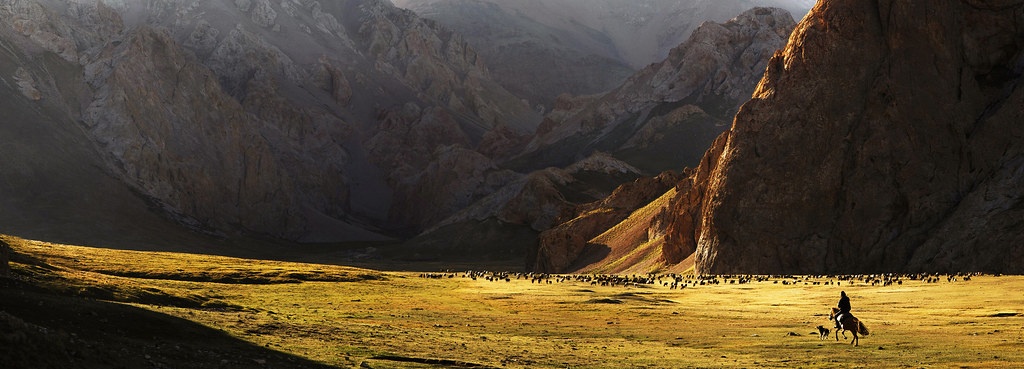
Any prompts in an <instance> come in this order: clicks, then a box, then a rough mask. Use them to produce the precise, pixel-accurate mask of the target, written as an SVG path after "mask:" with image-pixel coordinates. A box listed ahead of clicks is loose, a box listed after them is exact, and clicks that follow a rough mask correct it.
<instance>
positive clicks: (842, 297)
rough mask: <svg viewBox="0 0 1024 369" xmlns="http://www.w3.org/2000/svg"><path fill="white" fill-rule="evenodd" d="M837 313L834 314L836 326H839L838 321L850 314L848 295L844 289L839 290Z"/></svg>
mask: <svg viewBox="0 0 1024 369" xmlns="http://www.w3.org/2000/svg"><path fill="white" fill-rule="evenodd" d="M838 307H839V315H836V328H837V329H838V328H840V327H839V321H840V320H842V319H843V318H844V317H846V315H847V314H850V297H849V296H846V291H842V292H839V306H838ZM855 329H856V328H855Z"/></svg>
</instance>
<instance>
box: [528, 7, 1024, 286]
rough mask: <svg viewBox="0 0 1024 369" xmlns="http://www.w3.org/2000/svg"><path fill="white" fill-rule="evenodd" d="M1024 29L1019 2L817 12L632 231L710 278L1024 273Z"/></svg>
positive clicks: (662, 262) (666, 260)
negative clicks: (727, 124) (657, 207)
mask: <svg viewBox="0 0 1024 369" xmlns="http://www.w3.org/2000/svg"><path fill="white" fill-rule="evenodd" d="M1021 30H1024V2H1022V1H998V2H985V1H968V0H964V1H950V2H941V3H936V2H900V1H887V0H878V1H859V0H837V1H828V2H820V3H819V4H818V5H817V6H815V8H814V9H812V11H811V13H810V14H809V15H808V16H807V17H805V18H804V20H803V21H802V22H801V23H800V24H799V25H798V26H797V27H796V30H795V31H794V34H793V36H792V38H791V39H790V42H789V44H788V45H787V46H786V48H785V50H783V51H781V52H779V53H777V54H775V55H774V56H773V57H772V60H771V62H770V63H769V66H768V69H767V71H766V72H765V74H764V78H763V79H762V80H761V82H760V84H759V85H758V88H757V90H756V91H755V93H754V95H753V98H752V99H751V100H750V101H749V102H747V103H746V104H744V105H743V107H742V108H741V109H740V111H739V113H738V114H737V115H736V117H735V120H734V122H733V126H732V128H731V129H730V130H729V131H728V132H726V133H724V134H723V135H722V136H720V137H719V138H718V139H717V140H716V141H715V143H714V144H713V145H712V146H711V148H710V149H709V150H708V152H707V153H706V155H705V156H704V159H703V160H702V161H701V162H700V164H699V165H698V166H697V168H696V169H695V170H693V171H691V172H690V173H689V176H688V177H687V178H686V179H684V180H682V181H680V182H679V183H678V184H677V185H676V186H675V188H674V189H673V190H672V191H673V192H674V194H672V195H671V199H670V200H669V201H668V202H667V203H666V204H665V205H664V206H662V207H661V209H662V210H661V211H660V213H659V214H657V215H656V216H653V217H651V220H650V221H648V222H638V223H637V224H634V225H632V226H631V227H627V228H633V229H635V228H641V229H644V230H647V232H645V233H648V234H651V235H652V236H658V237H661V239H662V240H661V241H660V242H661V243H660V245H659V247H655V248H650V249H647V250H646V251H645V252H646V255H648V256H649V257H650V258H656V259H657V260H658V263H656V265H658V266H657V267H659V268H671V267H673V266H678V265H681V263H685V262H684V261H685V260H686V258H687V257H688V256H691V259H690V262H692V263H693V264H692V265H694V267H695V270H696V272H698V273H811V274H814V273H875V272H895V271H911V272H913V271H989V272H1003V273H1020V272H1022V271H1024V269H1022V266H1021V264H1020V263H1019V262H1018V261H1019V260H1021V258H1022V257H1024V247H1022V246H1021V245H1024V238H1022V235H1024V228H1022V227H1024V223H1022V222H1021V221H1020V220H1021V219H1024V198H1022V193H1021V191H1020V190H1019V189H1020V188H1021V187H1022V185H1024V151H1022V149H1024V147H1022V144H1021V142H1024V141H1022V140H1021V138H1022V135H1024V126H1022V125H1021V123H1020V122H1022V121H1024V119H1022V118H1024V108H1022V106H1024V90H1022V89H1021V88H1020V84H1019V82H1020V79H1021V73H1022V72H1024V42H1022V40H1024V33H1022V31H1021ZM619 232H626V230H619ZM634 233H635V232H634ZM590 242H592V243H597V242H596V241H594V240H590ZM637 244H638V243H634V244H633V247H636V245H637ZM541 247H542V248H543V247H544V245H542V246H541ZM610 262H611V260H608V259H605V260H604V261H603V263H604V264H605V265H608V263H610Z"/></svg>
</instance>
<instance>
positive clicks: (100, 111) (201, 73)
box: [0, 0, 540, 243]
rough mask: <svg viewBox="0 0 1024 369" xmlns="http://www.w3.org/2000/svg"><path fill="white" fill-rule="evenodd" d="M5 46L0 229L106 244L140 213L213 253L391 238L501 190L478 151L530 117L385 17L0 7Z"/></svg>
mask: <svg viewBox="0 0 1024 369" xmlns="http://www.w3.org/2000/svg"><path fill="white" fill-rule="evenodd" d="M0 44H2V45H4V48H3V49H2V50H0V68H2V70H0V73H2V74H0V78H2V81H3V82H4V83H3V84H0V94H3V97H4V100H3V103H2V104H4V109H5V112H10V114H5V117H4V118H3V119H2V120H0V129H2V130H3V131H4V133H5V135H4V136H3V139H4V140H5V142H8V144H6V145H5V146H4V148H3V150H4V153H5V154H6V155H5V157H6V158H8V159H10V160H6V161H5V162H4V163H3V164H0V169H3V170H4V172H3V175H4V177H5V178H6V179H7V180H6V183H5V184H4V187H2V189H3V190H4V191H5V192H6V193H7V194H9V195H10V196H4V199H2V200H0V201H3V202H4V203H5V205H7V203H9V204H10V205H9V207H7V206H5V209H12V211H10V212H8V211H5V213H4V216H3V219H2V220H4V222H5V223H4V224H0V226H3V227H4V228H5V229H6V228H8V227H19V228H22V229H27V230H33V229H34V230H44V229H47V228H60V227H64V226H67V227H69V228H71V229H79V228H80V229H81V230H83V231H84V232H86V233H87V231H88V230H90V229H92V230H94V232H93V235H95V236H96V238H103V237H105V236H104V235H107V234H108V233H115V234H120V233H119V232H116V230H118V229H122V228H124V227H127V226H128V225H131V224H134V223H138V225H139V226H143V227H145V225H146V224H150V223H152V224H160V223H162V222H161V221H159V220H152V221H149V220H146V219H154V218H153V217H152V216H148V215H144V214H141V213H144V211H141V209H145V208H152V209H156V210H158V211H159V212H160V213H162V214H164V215H165V216H166V217H168V218H170V219H173V220H174V221H175V222H177V223H179V224H182V225H185V226H187V227H188V228H190V229H192V230H198V231H201V232H204V233H208V234H212V235H215V236H218V237H233V236H237V235H246V234H252V233H255V234H259V235H269V236H272V237H275V238H282V239H287V240H296V241H304V242H325V241H353V240H382V239H387V238H389V237H390V236H392V235H395V234H401V233H402V232H403V231H406V230H413V231H415V230H417V229H420V228H422V227H425V226H426V225H428V224H430V223H433V222H436V221H437V220H438V219H439V218H442V217H444V216H447V215H449V214H451V213H454V212H455V211H457V210H458V209H460V208H461V207H463V206H465V205H466V204H468V203H469V202H471V201H472V200H473V199H475V198H479V197H482V196H483V194H486V193H488V192H489V191H491V190H492V189H493V188H496V187H499V186H502V185H504V184H505V183H507V182H509V181H511V180H514V179H515V178H516V175H515V174H514V173H511V172H509V171H506V170H500V169H498V168H496V165H495V164H494V163H493V162H492V161H491V158H489V157H488V156H486V155H483V154H481V153H479V152H477V151H476V148H477V146H478V144H480V143H481V142H484V139H485V137H489V138H488V140H487V144H488V145H489V146H488V147H489V148H491V149H492V150H497V149H498V148H501V147H502V145H503V141H501V140H500V139H499V138H500V137H494V135H488V133H490V132H491V131H493V130H500V131H502V132H510V134H511V133H514V134H518V135H526V134H530V133H531V132H532V131H533V130H534V128H535V126H536V125H537V123H538V122H539V120H540V117H539V116H538V115H537V114H535V113H533V112H532V111H531V110H530V109H529V107H528V106H527V105H526V104H524V103H523V102H522V101H521V100H520V99H519V98H517V97H515V96H513V95H511V94H509V93H508V92H507V91H505V90H504V88H502V87H501V86H499V85H498V84H496V83H494V82H493V81H492V80H491V78H490V75H489V73H488V72H487V70H486V68H484V67H483V65H482V64H481V63H480V61H479V58H478V57H477V55H476V53H475V52H474V51H473V50H472V49H471V48H470V47H469V46H468V45H467V44H466V43H465V42H464V41H462V39H461V38H460V36H458V35H456V34H454V33H452V32H451V31H449V30H447V29H444V28H443V27H441V26H439V25H437V24H436V23H434V22H431V21H424V20H422V19H419V18H418V17H416V16H415V14H413V13H412V12H409V11H404V10H401V9H398V8H395V7H394V6H392V5H390V4H389V3H387V2H386V1H379V0H360V1H356V0H351V1H332V2H325V3H323V4H321V2H317V1H285V2H280V3H271V2H269V1H266V0H255V1H210V2H196V3H187V4H186V3H183V2H177V1H150V2H123V1H100V2H85V3H83V2H77V1H65V0H38V1H36V0H33V1H13V2H12V1H4V2H0ZM29 127H40V128H41V129H38V128H37V129H31V128H29ZM452 168H456V169H461V168H464V169H466V171H465V172H463V171H456V170H451V169H452ZM452 188H458V191H452V190H451V189H452ZM8 191H9V192H8ZM423 208H429V209H430V211H429V212H426V211H419V212H410V211H407V210H408V209H423ZM51 216H53V217H51ZM126 219H127V220H129V221H128V222H127V223H125V222H124V220H126ZM34 220H42V221H39V222H37V221H34ZM154 227H163V225H154ZM152 230H153V231H154V232H153V233H154V234H162V231H161V230H160V229H159V228H156V229H152ZM61 232H63V231H61ZM67 232H68V233H72V234H79V233H82V232H78V231H75V230H68V231H67ZM11 233H19V234H23V235H26V236H31V237H35V238H47V237H45V236H42V235H39V234H37V233H29V234H26V233H22V232H14V231H11ZM42 233H45V232H42ZM58 233H59V232H58ZM127 233H132V232H127ZM114 237H115V238H116V237H120V236H114ZM87 239H91V238H87ZM76 242H79V243H81V242H82V240H78V241H76Z"/></svg>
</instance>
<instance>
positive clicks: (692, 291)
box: [0, 237, 1024, 368]
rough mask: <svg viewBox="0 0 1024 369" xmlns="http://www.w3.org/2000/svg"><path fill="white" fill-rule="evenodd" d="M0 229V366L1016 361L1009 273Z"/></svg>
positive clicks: (1019, 281)
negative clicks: (5, 256) (863, 272)
mask: <svg viewBox="0 0 1024 369" xmlns="http://www.w3.org/2000/svg"><path fill="white" fill-rule="evenodd" d="M3 240H5V241H7V242H8V243H11V244H12V246H13V249H14V251H15V252H16V255H15V256H14V258H13V259H14V262H13V265H12V266H13V269H14V278H13V279H0V283H2V285H3V287H2V288H0V327H2V328H3V329H2V330H0V362H4V363H5V367H11V368H46V367H85V368H92V367H156V368H161V367H174V368H181V367H184V368H243V367H249V368H262V367H268V368H269V367H274V368H299V367H313V368H315V367H326V366H330V367H340V368H355V367H362V368H444V367H495V368H497V367H504V368H523V367H531V368H565V367H572V368H624V367H630V368H681V367H779V368H782V367H786V368H789V367H805V368H834V367H868V368H883V367H884V368H893V367H914V368H918V367H1004V368H1016V367H1021V366H1022V365H1024V352H1022V351H1020V350H1019V349H1018V348H1019V347H1020V346H1021V345H1022V344H1024V316H1022V315H1021V313H1022V311H1021V310H1020V309H1021V307H1022V306H1024V296H1022V295H1021V294H1020V291H1021V290H1022V289H1024V277H1020V276H976V277H974V278H973V279H972V280H969V281H965V280H963V279H962V278H958V279H956V280H949V279H947V278H946V277H942V278H939V280H938V281H937V282H935V283H927V282H924V281H920V280H911V279H907V278H904V279H903V280H902V284H893V285H889V286H881V285H877V286H872V285H871V284H869V283H866V282H864V280H863V279H857V280H856V281H851V280H849V279H843V280H840V279H837V278H836V277H774V278H768V279H765V280H764V281H760V282H751V283H744V284H736V283H730V282H735V281H736V280H735V278H721V277H720V278H718V281H719V284H713V285H700V283H697V281H696V280H693V279H684V280H683V283H687V284H688V287H687V288H684V289H671V288H669V287H667V286H664V285H662V284H661V283H657V282H656V283H655V284H650V285H647V284H643V285H635V286H631V287H622V286H602V285H600V284H592V283H590V282H583V281H579V280H577V279H569V280H566V281H563V280H561V279H556V278H552V279H550V280H549V281H550V283H549V282H548V281H543V283H534V282H533V281H532V280H531V279H519V278H517V276H516V275H509V281H505V279H504V278H487V277H489V276H490V275H489V274H488V275H481V276H480V277H478V278H475V279H473V278H468V277H466V275H465V274H464V273H454V274H442V273H439V274H437V275H436V276H437V277H441V278H425V277H424V276H423V274H421V273H409V272H375V271H370V270H364V269H355V268H347V267H339V266H330V265H318V264H303V263H284V262H275V261H260V260H247V259H236V258H225V257H211V256H205V255H191V254H175V253H151V252H134V251H113V250H104V249H94V248H85V247H73V246H65V245H55V244H48V243H42V242H35V241H28V240H23V239H18V238H13V237H3ZM502 277H504V276H502ZM661 282H662V283H664V282H668V279H667V277H663V278H662V281H661ZM837 282H838V283H837ZM840 290H845V291H846V292H847V293H848V294H849V295H850V296H851V298H852V300H853V307H854V310H853V311H854V313H856V314H857V315H858V316H859V317H860V318H861V319H862V320H863V321H864V322H865V324H866V325H867V326H868V327H869V328H870V329H871V334H870V335H869V336H866V337H862V338H861V342H860V346H859V347H852V346H851V345H849V341H848V340H847V341H844V340H842V338H841V337H840V341H839V342H836V341H835V338H830V339H829V340H826V341H820V340H819V339H818V337H817V334H816V333H815V332H814V331H815V328H814V327H815V326H817V325H825V326H829V325H830V324H829V323H830V322H828V321H827V319H826V316H825V315H824V314H825V312H826V309H827V308H828V307H829V306H832V305H834V304H835V302H836V300H837V299H838V295H839V291H840Z"/></svg>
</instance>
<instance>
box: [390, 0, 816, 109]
mask: <svg viewBox="0 0 1024 369" xmlns="http://www.w3.org/2000/svg"><path fill="white" fill-rule="evenodd" d="M394 3H395V4H396V5H398V6H401V7H405V8H409V9H411V10H413V11H416V12H417V13H418V14H420V15H421V16H423V17H425V18H428V19H433V20H436V21H438V22H440V23H442V24H444V25H446V26H448V27H451V28H452V29H455V30H456V31H458V32H459V33H461V34H463V35H465V36H466V38H467V41H468V42H469V43H470V44H471V45H473V47H474V48H475V49H476V50H478V51H479V52H480V54H481V55H482V56H483V59H484V62H485V63H486V64H487V67H488V69H490V70H491V71H492V72H493V73H494V74H495V78H496V80H497V81H498V82H499V83H501V84H502V85H504V86H505V87H506V88H508V89H509V90H510V91H512V92H513V93H515V94H516V95H517V96H521V97H523V98H524V99H527V100H528V101H530V102H531V104H532V105H534V106H538V107H539V108H540V109H545V108H546V109H550V108H551V106H552V102H553V100H554V99H555V98H556V97H557V96H558V95H559V94H561V93H570V94H573V95H582V94H595V93H604V92H606V91H609V90H611V89H613V88H615V87H617V86H619V85H620V84H621V83H622V82H623V81H624V80H625V79H626V78H627V77H629V76H630V75H632V74H634V73H635V72H636V71H637V70H639V69H641V68H644V67H646V66H647V65H649V64H651V63H658V62H660V61H662V60H664V59H665V58H666V56H668V54H669V50H671V49H673V48H675V47H676V46H678V45H679V44H680V43H682V42H683V41H684V40H686V39H687V38H688V37H689V36H690V34H691V33H692V32H693V30H694V29H696V28H697V27H698V26H700V25H701V23H703V22H704V21H713V22H724V21H726V20H728V19H729V18H731V17H734V16H736V14H740V13H741V12H743V11H745V10H748V9H750V8H751V7H755V6H778V7H782V8H785V9H787V10H789V11H791V12H792V13H793V14H794V15H796V16H797V17H800V16H802V15H803V14H804V13H806V12H807V10H808V9H810V5H808V2H807V1H798V0H755V1H744V2H738V1H711V0H700V1H670V0H643V1H617V0H540V1H499V0H396V1H394ZM811 4H813V1H811ZM744 99H746V96H744Z"/></svg>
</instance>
